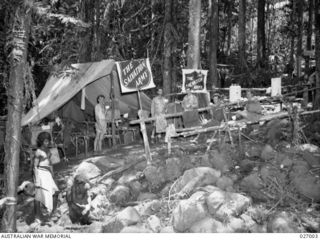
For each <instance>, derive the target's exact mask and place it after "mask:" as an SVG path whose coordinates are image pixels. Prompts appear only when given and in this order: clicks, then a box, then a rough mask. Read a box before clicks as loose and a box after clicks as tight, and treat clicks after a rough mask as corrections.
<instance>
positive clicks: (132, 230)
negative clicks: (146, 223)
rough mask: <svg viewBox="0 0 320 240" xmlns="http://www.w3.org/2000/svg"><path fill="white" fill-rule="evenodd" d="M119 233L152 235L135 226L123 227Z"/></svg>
mask: <svg viewBox="0 0 320 240" xmlns="http://www.w3.org/2000/svg"><path fill="white" fill-rule="evenodd" d="M120 233H152V231H151V230H149V229H147V228H145V227H143V226H140V225H137V226H129V227H125V228H124V229H122V230H121V232H120Z"/></svg>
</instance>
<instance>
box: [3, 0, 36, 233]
mask: <svg viewBox="0 0 320 240" xmlns="http://www.w3.org/2000/svg"><path fill="white" fill-rule="evenodd" d="M32 4H33V1H31V0H30V1H12V2H11V1H10V2H9V1H8V2H7V6H8V7H7V10H8V13H10V14H11V19H12V22H11V23H10V25H11V27H10V33H9V41H8V43H7V45H8V46H7V47H8V49H10V50H11V51H10V54H9V57H8V61H9V64H10V75H9V86H8V89H7V94H8V115H7V124H6V141H5V166H6V170H5V176H6V195H7V196H8V197H12V198H15V199H17V184H18V180H19V156H20V142H21V113H22V110H23V95H24V94H23V90H24V88H23V86H24V80H25V77H26V73H27V72H28V64H27V53H28V41H29V34H30V24H31V11H30V7H31V6H32ZM16 210H17V202H16V201H12V202H10V203H9V204H8V205H7V206H6V209H5V213H4V215H3V220H2V228H3V231H5V232H16V231H17V227H16Z"/></svg>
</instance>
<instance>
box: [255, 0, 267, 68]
mask: <svg viewBox="0 0 320 240" xmlns="http://www.w3.org/2000/svg"><path fill="white" fill-rule="evenodd" d="M265 5H266V1H265V0H258V27H257V65H258V67H259V68H264V67H265V61H266V33H265Z"/></svg>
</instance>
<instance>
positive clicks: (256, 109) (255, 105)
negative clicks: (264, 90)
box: [237, 91, 263, 121]
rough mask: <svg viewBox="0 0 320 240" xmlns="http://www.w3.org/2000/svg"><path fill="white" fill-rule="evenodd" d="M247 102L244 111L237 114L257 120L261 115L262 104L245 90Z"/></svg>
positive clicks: (247, 118)
mask: <svg viewBox="0 0 320 240" xmlns="http://www.w3.org/2000/svg"><path fill="white" fill-rule="evenodd" d="M247 99H248V101H247V104H246V107H245V110H244V111H240V112H238V113H237V114H238V115H240V116H242V117H243V118H245V119H246V120H249V121H258V120H259V119H260V117H261V116H262V110H263V108H262V106H261V104H260V102H259V101H257V100H256V99H254V98H253V97H252V93H251V91H247Z"/></svg>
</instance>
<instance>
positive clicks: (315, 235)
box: [300, 233, 318, 238]
mask: <svg viewBox="0 0 320 240" xmlns="http://www.w3.org/2000/svg"><path fill="white" fill-rule="evenodd" d="M300 238H318V234H317V233H301V234H300Z"/></svg>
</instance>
